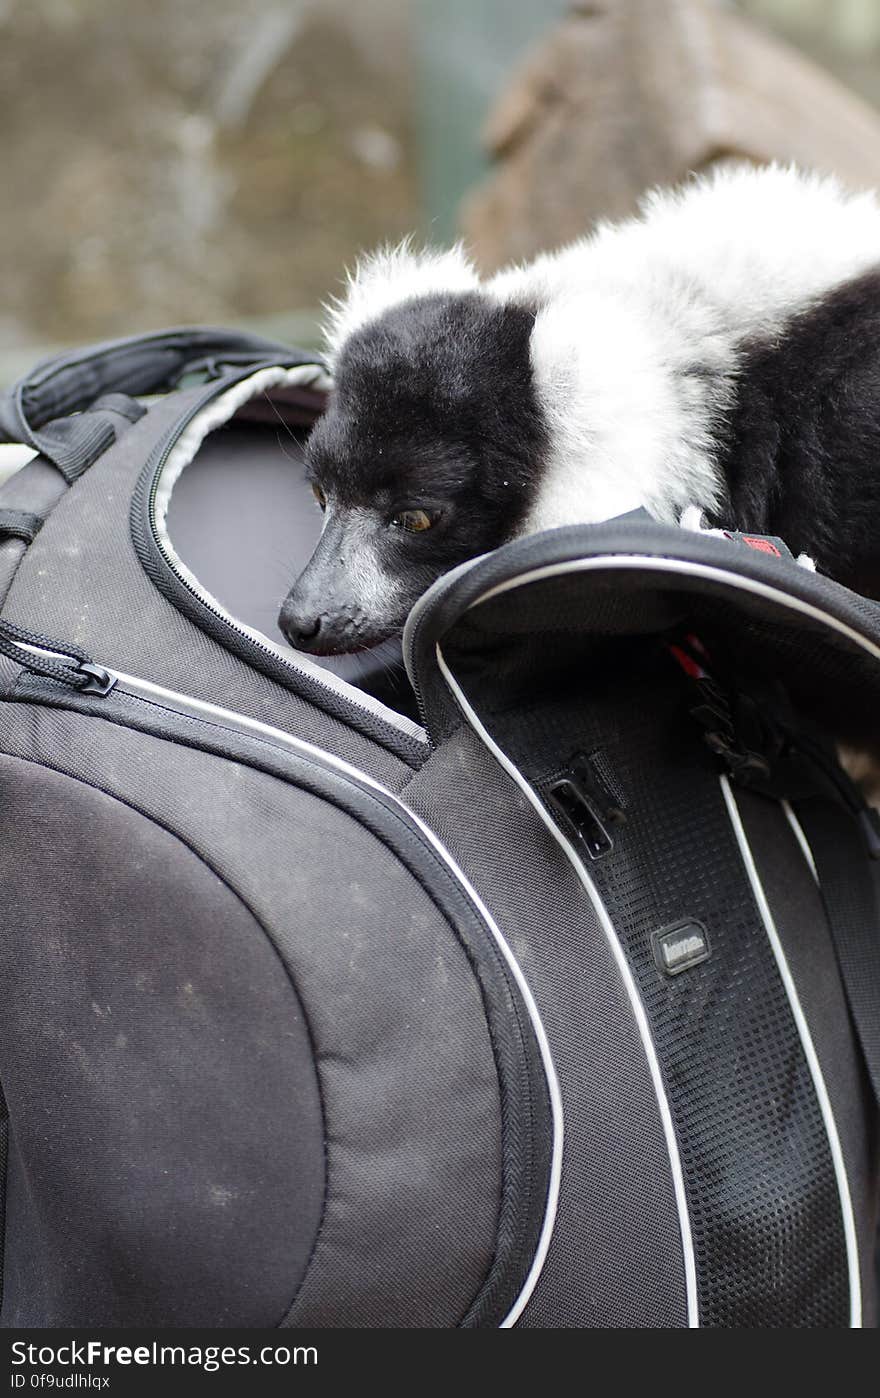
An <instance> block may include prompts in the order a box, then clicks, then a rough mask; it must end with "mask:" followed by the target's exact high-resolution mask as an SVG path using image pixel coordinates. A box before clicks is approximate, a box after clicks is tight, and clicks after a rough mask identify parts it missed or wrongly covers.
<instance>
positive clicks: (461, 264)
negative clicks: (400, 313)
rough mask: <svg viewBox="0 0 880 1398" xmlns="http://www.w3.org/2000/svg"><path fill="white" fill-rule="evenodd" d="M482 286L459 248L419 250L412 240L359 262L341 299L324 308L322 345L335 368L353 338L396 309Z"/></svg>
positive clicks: (459, 246) (380, 251)
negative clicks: (424, 298)
mask: <svg viewBox="0 0 880 1398" xmlns="http://www.w3.org/2000/svg"><path fill="white" fill-rule="evenodd" d="M479 285H480V280H479V277H478V276H477V274H476V272H475V270H474V268H473V267H472V265H471V263H470V262H469V261H468V259H467V257H466V256H465V252H464V248H463V247H462V245H461V243H457V244H456V245H455V247H453V248H449V249H447V250H442V249H436V248H427V249H425V250H423V251H417V250H416V249H415V248H414V246H413V244H412V242H411V241H410V240H409V239H406V240H404V242H402V243H399V244H398V245H397V247H384V248H380V249H379V250H378V252H374V253H372V254H371V255H370V256H369V257H364V258H361V259H360V261H359V262H358V263H357V265H356V267H355V269H354V271H353V272H350V273H349V276H348V281H347V284H346V291H345V295H344V296H343V297H340V298H338V299H333V300H332V301H330V302H328V304H327V305H326V306H325V310H326V313H327V315H326V320H325V322H324V327H323V329H324V341H325V345H326V356H327V359H328V362H329V363H330V365H331V366H332V364H333V362H334V360H335V359H336V356H337V355H338V354H339V351H340V349H341V348H342V346H343V344H344V343H345V341H346V340H347V339H348V337H349V335H352V334H353V333H354V332H355V331H356V330H360V329H361V327H362V326H364V325H366V324H368V323H369V321H371V320H376V319H378V317H379V316H381V315H383V314H384V312H385V311H387V310H390V308H391V307H392V306H399V305H400V303H401V302H402V301H409V300H412V299H413V298H414V297H419V296H433V295H436V294H437V293H438V292H456V291H474V290H476V289H477V288H478V287H479Z"/></svg>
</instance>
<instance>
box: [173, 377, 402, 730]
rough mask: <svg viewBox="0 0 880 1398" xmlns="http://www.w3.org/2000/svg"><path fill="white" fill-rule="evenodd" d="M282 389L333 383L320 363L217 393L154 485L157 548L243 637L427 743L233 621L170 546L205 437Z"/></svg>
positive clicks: (306, 660)
mask: <svg viewBox="0 0 880 1398" xmlns="http://www.w3.org/2000/svg"><path fill="white" fill-rule="evenodd" d="M279 386H282V387H291V386H293V387H295V386H300V387H306V388H315V389H319V390H321V391H325V390H327V389H329V388H330V386H331V380H330V378H329V377H328V376H327V374H326V373H325V372H324V370H323V369H322V368H321V366H320V365H318V364H299V365H297V366H296V368H294V369H283V368H281V367H280V366H278V367H275V366H270V367H269V368H267V369H260V370H258V371H257V373H255V374H250V375H249V376H248V378H246V379H241V380H240V381H239V382H238V383H236V384H233V386H232V387H231V388H229V389H227V390H226V392H225V393H221V394H219V396H218V397H217V398H213V399H212V400H211V401H210V403H208V404H206V406H205V407H204V408H203V409H202V410H201V412H198V413H196V415H195V417H194V418H193V419H192V421H191V422H189V423H188V424H187V426H186V427H185V428H184V430H183V432H182V433H181V434H180V436H179V437H178V439H177V441H176V442H175V444H174V447H173V448H172V450H171V451H170V452H169V454H168V459H167V461H166V462H165V465H164V466H163V467H162V471H161V474H160V476H159V480H158V482H157V485H156V493H155V514H154V519H153V523H154V526H155V529H156V534H157V536H158V539H159V543H160V545H161V547H162V550H163V552H164V553H166V554H167V556H168V557H169V558H170V559H171V560H172V561H173V563H174V566H175V568H176V569H177V570H178V572H179V573H181V574H182V576H183V577H184V578H185V579H186V581H187V583H188V584H189V586H190V587H191V588H192V590H193V592H195V594H196V596H198V597H201V598H202V599H203V600H204V601H205V602H207V603H208V604H209V605H210V606H211V607H212V608H213V610H214V611H215V612H217V613H218V614H219V615H220V616H221V617H222V618H223V620H224V621H227V622H228V623H229V624H230V625H231V626H234V627H235V628H236V630H237V631H241V632H244V634H245V635H246V636H248V637H249V638H250V639H251V640H252V641H256V643H257V645H259V646H261V647H262V648H263V649H264V650H268V651H269V652H270V654H272V655H274V656H275V657H276V658H277V659H278V660H282V661H284V663H285V664H286V665H291V666H293V667H294V669H297V670H300V671H302V672H304V673H305V674H307V675H310V676H311V678H312V679H314V680H317V681H318V683H319V684H322V685H324V687H325V688H326V689H330V690H333V692H334V693H336V694H339V695H341V696H342V697H343V698H345V699H347V700H348V701H349V703H353V704H357V706H358V708H361V709H367V710H368V711H369V712H370V713H371V714H374V715H375V716H376V717H377V718H380V719H382V720H383V722H385V723H388V724H390V725H391V726H392V727H393V728H397V729H398V730H399V731H400V732H402V733H405V734H406V735H407V736H408V737H410V738H415V739H416V740H417V741H418V742H421V743H425V744H427V734H426V733H425V730H424V729H423V728H422V727H421V726H420V725H419V724H418V723H414V722H413V720H412V719H410V718H407V717H406V715H405V714H400V713H398V712H397V710H396V709H391V708H389V707H388V705H387V704H383V703H382V702H381V700H379V699H375V698H374V697H373V695H372V694H367V693H366V691H365V690H362V689H358V688H357V685H355V684H351V683H349V682H348V681H347V680H343V679H341V678H340V676H339V675H337V674H335V672H334V671H333V670H332V669H330V668H329V667H328V666H326V665H319V664H318V663H317V662H316V661H314V660H313V659H312V658H311V656H308V655H305V654H304V653H303V652H302V651H298V650H294V649H293V647H292V646H285V645H283V644H282V643H281V642H280V641H275V640H273V639H272V637H271V636H266V635H265V634H264V633H263V632H262V631H258V630H257V629H256V627H253V626H248V625H247V623H246V622H243V621H241V620H240V619H239V618H238V617H235V616H233V615H232V613H231V612H230V611H228V610H227V608H226V607H224V605H223V603H222V602H220V601H219V600H218V599H217V598H216V597H215V596H214V595H213V593H211V592H209V591H208V589H207V588H206V587H205V585H204V583H202V582H200V581H199V579H198V578H197V577H196V576H195V574H194V573H193V572H192V571H191V569H189V568H188V567H187V565H186V564H185V563H184V561H183V559H182V558H181V557H180V554H179V553H178V552H177V550H176V548H175V547H174V544H173V543H172V541H171V536H170V535H169V533H168V510H169V507H170V505H171V496H172V494H173V492H174V487H175V486H176V485H177V482H178V481H179V480H180V477H181V476H182V475H183V472H184V471H185V470H186V468H187V466H189V465H190V464H191V463H192V462H193V461H194V460H195V458H196V455H197V454H198V451H199V448H200V447H201V445H202V443H203V442H204V441H205V438H206V437H208V436H209V435H210V434H211V433H212V432H216V431H217V429H218V428H220V427H222V426H223V425H224V423H227V422H229V421H230V419H231V418H233V417H234V416H235V414H236V413H237V412H238V411H239V409H240V408H243V407H244V405H245V404H246V403H250V402H251V401H252V400H253V399H254V398H257V397H258V396H259V395H260V394H261V393H266V392H267V391H268V390H269V389H270V388H277V387H279Z"/></svg>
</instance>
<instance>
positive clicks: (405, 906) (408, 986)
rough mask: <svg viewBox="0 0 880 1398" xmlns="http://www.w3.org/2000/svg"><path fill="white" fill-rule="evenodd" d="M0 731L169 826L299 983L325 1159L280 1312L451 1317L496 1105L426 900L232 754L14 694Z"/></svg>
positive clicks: (470, 1007)
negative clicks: (314, 1222)
mask: <svg viewBox="0 0 880 1398" xmlns="http://www.w3.org/2000/svg"><path fill="white" fill-rule="evenodd" d="M0 742H2V746H3V748H4V749H5V750H6V751H8V752H16V753H18V754H19V755H21V756H23V757H28V758H30V759H31V760H32V761H39V762H43V763H45V764H47V765H51V766H53V767H56V768H59V769H63V770H65V771H67V772H71V773H74V774H76V775H77V776H78V777H79V778H80V779H81V780H84V781H88V782H89V783H92V784H94V785H96V786H98V787H100V788H101V789H103V790H105V791H107V792H110V793H112V794H113V795H114V796H116V797H117V798H118V799H121V800H123V801H125V802H126V804H128V805H130V806H132V807H134V808H136V809H138V810H140V811H142V812H143V813H144V814H145V815H147V816H149V817H150V819H151V820H153V821H157V822H159V823H160V824H161V825H162V826H163V827H164V828H165V829H166V830H168V831H169V832H172V833H175V834H177V835H179V836H181V837H183V838H184V839H185V840H186V842H187V844H188V845H189V847H190V848H191V849H192V850H193V851H194V852H196V853H197V854H198V855H199V856H200V857H201V859H203V860H204V861H205V862H207V863H208V864H209V865H210V867H211V868H212V869H213V870H215V871H216V874H217V875H218V876H219V877H220V878H221V879H222V880H223V881H224V882H225V883H226V884H227V885H229V886H230V887H231V888H233V889H235V890H236V892H237V894H238V897H239V899H240V900H241V902H242V903H243V904H244V905H245V906H246V907H247V908H248V909H249V910H250V912H251V913H252V915H253V916H254V917H255V918H256V919H257V920H258V922H259V924H260V925H261V926H262V927H263V928H264V929H266V931H267V933H268V935H269V936H270V937H271V939H272V942H273V944H274V946H275V948H276V951H277V953H278V955H279V956H280V958H281V962H282V963H283V966H284V967H286V968H287V972H288V974H289V975H290V977H291V978H292V980H293V981H294V983H295V985H296V987H297V991H298V993H299V996H300V999H301V1002H302V1004H303V1007H304V1012H305V1014H306V1015H307V1017H308V1021H309V1024H310V1028H311V1034H312V1039H313V1043H314V1052H315V1056H316V1062H317V1066H318V1077H319V1083H320V1087H321V1094H322V1101H323V1104H324V1112H325V1121H326V1123H327V1125H326V1141H327V1150H328V1175H327V1195H326V1199H325V1205H324V1212H323V1218H322V1223H321V1227H320V1231H319V1234H318V1239H317V1245H316V1247H315V1249H314V1251H313V1253H312V1256H311V1259H310V1261H309V1265H308V1268H307V1271H306V1274H305V1278H304V1281H303V1284H302V1286H301V1288H300V1292H299V1294H298V1296H297V1298H296V1300H295V1302H294V1304H293V1306H292V1307H291V1310H290V1311H289V1313H288V1316H287V1321H286V1323H287V1324H290V1325H294V1326H298V1325H390V1326H394V1325H416V1326H418V1325H441V1326H442V1325H455V1324H457V1323H458V1322H459V1321H460V1320H461V1318H462V1316H463V1315H464V1313H465V1311H466V1310H467V1308H468V1306H469V1304H470V1303H471V1301H472V1300H473V1298H474V1297H475V1296H476V1295H477V1293H478V1291H479V1290H480V1287H481V1286H482V1284H483V1282H484V1280H485V1278H486V1277H487V1275H488V1274H489V1271H490V1268H491V1265H492V1262H493V1258H494V1255H495V1251H496V1246H497V1227H498V1207H499V1199H500V1195H501V1188H500V1184H501V1168H502V1158H501V1139H500V1137H501V1123H500V1114H499V1086H498V1070H497V1067H496V1060H495V1055H494V1052H493V1047H492V1044H491V1041H490V1037H489V1033H488V1029H487V1024H486V1016H485V1010H484V1006H483V1001H482V998H481V994H480V989H479V985H478V983H477V980H476V978H475V975H474V972H473V969H472V967H471V965H470V963H469V960H468V957H467V955H466V952H465V950H464V949H463V948H462V946H461V944H460V943H459V942H458V940H457V939H456V937H455V936H454V934H453V931H452V929H451V928H450V926H449V924H448V923H447V922H446V920H445V919H444V918H443V917H442V916H441V915H440V914H439V912H438V908H437V906H436V904H435V902H434V901H432V899H431V898H430V897H429V896H428V894H427V893H426V892H425V891H424V890H423V888H422V887H420V885H419V883H418V882H417V881H416V880H415V878H414V877H413V876H412V875H411V874H410V873H409V872H408V871H407V869H406V868H405V867H404V865H403V864H402V862H401V861H400V860H399V859H398V858H396V857H394V856H392V855H391V853H390V852H389V850H388V848H387V847H386V846H385V845H383V843H381V842H380V840H379V839H378V838H377V837H376V836H374V835H373V834H371V833H369V832H368V831H367V830H366V829H365V828H364V827H363V826H362V825H361V824H360V823H358V822H356V821H355V820H353V819H352V818H351V816H349V815H347V814H345V812H344V811H341V810H339V809H336V808H335V807H334V806H333V805H331V804H330V803H329V802H328V801H327V800H320V799H318V797H316V796H314V795H312V794H310V793H309V792H308V791H305V790H302V789H299V788H297V787H296V786H293V785H290V784H288V783H287V782H282V781H279V780H277V779H276V778H274V777H270V776H267V775H265V774H264V773H262V772H260V771H256V770H252V769H251V768H249V767H246V766H244V765H242V764H240V763H236V762H234V761H230V760H226V759H223V758H221V757H218V756H212V755H209V754H207V753H204V752H200V751H197V750H195V749H193V748H190V747H187V746H185V745H184V744H183V743H180V742H178V743H176V744H174V743H171V742H168V741H166V740H163V739H158V738H149V737H147V736H146V735H144V734H142V733H138V732H135V731H134V730H132V729H129V728H122V727H119V726H117V725H114V724H110V723H105V722H103V721H102V720H100V719H96V718H86V717H84V716H82V715H79V714H72V713H63V712H59V711H55V710H50V709H47V708H31V707H30V706H26V705H17V704H9V703H4V704H0ZM14 804H15V803H14V801H13V800H12V799H10V800H9V801H7V803H6V807H5V809H6V810H7V812H9V811H10V810H12V808H13V807H14ZM130 858H131V855H129V859H130ZM277 974H278V976H279V979H280V977H281V974H282V970H281V967H280V966H279V968H278V973H277ZM39 1068H40V1064H39V1061H37V1062H36V1063H35V1064H34V1075H35V1077H37V1076H38V1075H39ZM12 1112H13V1118H14V1116H15V1107H14V1104H12ZM280 1319H281V1317H280V1316H278V1317H276V1318H275V1321H274V1322H272V1323H278V1321H279V1320H280Z"/></svg>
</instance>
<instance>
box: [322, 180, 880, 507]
mask: <svg viewBox="0 0 880 1398" xmlns="http://www.w3.org/2000/svg"><path fill="white" fill-rule="evenodd" d="M878 263H880V206H878V203H877V200H876V198H875V197H874V196H873V194H867V193H865V194H849V193H847V192H845V191H844V190H843V189H842V187H841V186H840V185H839V184H838V183H837V182H836V181H835V180H832V179H827V178H820V177H818V176H813V175H805V174H803V173H801V172H799V171H798V170H796V169H794V168H783V167H779V166H772V167H769V168H763V169H755V168H753V167H751V166H748V167H746V166H728V167H725V168H723V169H720V170H718V171H717V172H715V173H714V174H712V175H711V176H709V177H708V178H704V179H701V180H694V181H692V182H691V183H689V184H688V185H686V186H684V187H683V188H682V189H680V190H675V191H672V192H655V193H653V194H650V195H649V196H648V197H647V198H646V200H645V201H644V204H643V207H642V212H641V214H640V215H639V216H638V217H636V218H633V219H630V220H628V221H626V222H623V223H619V224H616V225H612V224H603V225H600V226H599V228H598V229H597V230H596V231H595V233H593V234H592V235H591V236H589V237H586V238H583V239H581V240H579V241H578V242H576V243H573V244H571V245H570V246H569V247H566V248H563V249H562V250H561V251H560V252H556V253H550V254H546V255H544V256H542V257H539V258H537V259H536V260H535V261H534V262H532V263H530V264H528V265H527V266H522V267H513V268H509V269H507V270H506V271H503V272H501V273H499V274H498V275H497V276H495V277H493V278H492V279H491V280H490V281H488V282H486V283H482V284H481V283H479V282H478V280H477V277H476V274H475V272H474V271H473V268H472V267H471V265H470V264H469V263H468V261H467V259H466V258H465V256H464V254H463V252H462V250H461V248H460V247H457V248H454V249H453V250H452V251H451V252H448V253H436V252H427V253H424V254H415V253H414V252H413V251H412V249H411V248H410V247H409V246H408V245H404V246H403V247H401V248H397V249H392V250H385V251H383V252H382V253H380V254H378V255H377V256H376V257H374V258H370V259H367V260H366V261H365V262H363V263H361V264H360V266H359V267H358V269H357V271H356V273H355V275H354V277H353V278H352V279H351V282H350V285H349V291H348V296H347V299H346V300H345V301H343V302H342V303H340V304H338V305H337V307H336V308H335V309H334V310H333V311H332V313H331V318H330V324H329V326H328V332H327V333H328V339H329V344H330V348H331V354H334V355H335V354H336V353H338V350H339V348H340V346H341V344H342V343H343V342H344V340H345V338H346V337H347V336H348V335H349V334H351V332H352V330H354V329H357V328H359V327H360V326H361V325H363V324H365V323H366V322H367V321H369V320H370V319H372V318H374V317H376V316H378V315H381V314H382V313H383V312H384V311H386V310H387V309H389V307H391V306H393V305H396V304H399V303H400V302H402V301H404V300H407V299H410V298H412V297H414V296H424V295H429V294H431V293H434V292H437V291H464V290H473V289H474V288H475V287H477V286H481V289H482V290H483V291H484V293H485V294H486V295H488V296H490V297H492V298H494V299H496V300H498V301H502V302H514V303H520V304H526V305H529V306H533V307H536V308H537V316H536V321H535V327H534V330H533V333H532V338H531V347H530V348H531V360H532V367H533V371H534V375H535V382H536V386H537V391H538V395H539V399H540V402H541V405H542V408H543V411H544V414H545V416H546V419H547V422H548V425H549V429H550V450H549V460H548V462H547V468H546V471H545V474H544V478H543V480H542V483H541V487H540V489H539V492H538V496H537V499H536V502H535V505H534V508H533V509H532V511H531V513H530V515H529V517H528V519H527V520H526V523H525V527H524V532H527V533H530V532H534V531H536V530H539V529H547V528H552V527H554V526H556V525H562V524H571V523H578V522H585V523H586V522H591V521H595V520H599V519H606V518H609V517H610V516H612V515H615V514H620V513H623V512H624V511H626V510H629V509H634V508H636V507H637V506H644V507H645V508H647V509H648V510H649V511H650V513H651V514H652V515H654V516H655V517H656V518H658V519H661V520H665V521H668V522H672V521H675V520H677V519H678V518H679V516H680V515H681V513H682V511H683V510H684V509H685V508H686V507H687V506H688V505H695V506H697V507H699V509H701V510H708V509H711V508H712V507H713V505H715V504H716V503H717V500H718V497H719V493H720V485H719V480H718V473H717V469H716V463H715V457H714V442H715V440H716V431H717V426H718V422H719V419H720V418H721V417H723V415H724V413H725V412H726V411H727V409H728V408H729V406H730V402H731V400H732V396H733V393H734V391H735V381H736V373H737V367H738V360H739V352H740V347H741V346H742V344H743V342H744V341H748V340H753V339H755V338H756V337H757V338H767V337H772V336H774V335H775V334H777V333H778V332H779V331H780V330H781V329H782V327H783V326H784V324H785V322H786V320H787V319H788V318H790V317H791V315H792V314H794V313H795V312H797V311H799V310H802V309H804V308H805V307H806V306H808V305H809V304H810V303H811V302H812V301H814V300H816V299H817V298H819V297H821V296H822V295H823V294H825V293H826V292H828V291H829V290H830V289H832V288H833V287H834V286H836V285H838V284H839V283H841V282H844V281H846V280H848V279H850V278H852V277H855V276H858V275H860V274H861V273H863V272H865V271H867V270H869V269H870V268H872V267H875V266H877V265H878Z"/></svg>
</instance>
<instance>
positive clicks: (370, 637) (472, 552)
mask: <svg viewBox="0 0 880 1398" xmlns="http://www.w3.org/2000/svg"><path fill="white" fill-rule="evenodd" d="M531 327H532V315H531V313H529V312H527V311H524V310H520V309H518V308H515V307H510V306H505V307H500V306H496V305H494V304H493V303H491V302H489V301H488V300H487V299H486V298H485V297H483V296H482V295H480V294H478V293H467V294H464V295H456V296H451V295H449V296H447V295H443V296H434V297H429V298H423V299H420V300H417V301H411V302H408V303H405V304H403V305H401V306H399V307H397V308H395V309H394V310H392V311H388V312H386V313H385V315H383V316H382V317H381V319H379V320H377V321H375V322H373V323H372V324H370V325H368V326H367V327H366V328H364V329H362V330H360V331H358V332H357V333H356V334H354V335H352V336H351V338H350V339H349V340H348V342H347V343H346V345H345V347H344V350H343V352H342V354H341V355H340V357H339V360H338V363H337V366H336V386H335V389H334V392H333V394H332V396H331V401H330V405H329V407H328V409H327V412H326V413H325V415H324V417H323V418H321V419H320V421H319V422H318V424H317V426H316V427H315V429H314V431H313V432H312V435H311V437H310V439H309V443H308V449H307V459H308V471H309V477H310V479H311V482H312V489H313V491H314V494H315V498H316V501H317V503H318V505H319V507H320V508H321V509H322V510H323V511H324V516H325V523H324V530H323V533H322V534H321V538H320V540H319V541H318V544H317V547H316V548H315V551H314V553H313V555H312V557H311V559H310V561H309V563H308V564H307V566H306V568H305V569H304V571H303V573H302V574H301V575H300V577H299V579H298V580H297V582H296V583H295V585H294V587H293V588H292V589H291V591H290V593H289V594H288V596H287V598H286V599H285V601H284V604H283V606H282V608H281V615H280V618H279V620H280V625H281V629H282V630H283V631H284V633H285V635H286V636H287V637H288V639H289V640H290V642H291V644H292V645H294V646H296V647H297V648H298V649H300V650H307V651H311V652H312V653H313V654H320V655H332V654H339V653H341V652H347V651H353V650H362V649H365V648H367V647H369V646H374V645H376V644H378V642H379V641H382V640H385V639H386V637H388V636H391V635H394V634H395V633H397V632H399V631H401V630H402V628H403V624H404V622H405V621H406V618H407V615H408V614H409V611H410V609H411V608H412V606H413V604H414V603H415V602H416V601H417V600H418V598H419V597H420V596H421V594H422V593H423V592H424V591H425V590H426V588H428V587H429V586H430V585H431V583H432V582H433V581H434V580H435V579H436V578H438V577H439V576H440V575H441V574H442V573H444V572H446V571H447V570H448V569H449V568H452V567H454V566H455V565H456V564H457V563H461V562H463V561H464V560H465V559H467V558H473V557H475V556H476V555H478V554H481V553H485V552H487V551H488V550H490V549H493V548H496V547H497V546H498V545H499V544H501V543H503V542H504V541H505V540H506V539H508V538H510V537H511V536H512V535H513V534H514V533H515V532H516V530H517V528H518V526H519V525H520V523H521V522H522V520H523V518H524V516H525V513H526V511H527V508H528V505H529V502H530V500H531V496H532V491H533V487H534V482H535V481H536V480H537V478H538V475H539V470H540V457H541V454H542V448H543V440H544V430H543V424H542V421H541V417H540V413H539V410H538V406H537V402H536V400H535V394H534V388H533V385H532V377H531V370H530V366H529V348H528V347H529V335H530V332H531Z"/></svg>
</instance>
